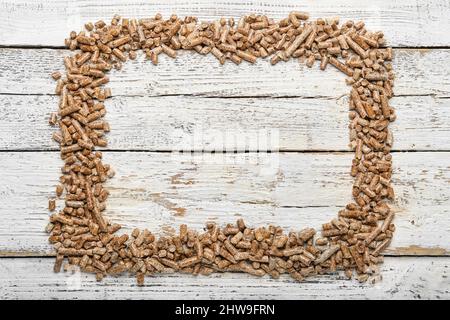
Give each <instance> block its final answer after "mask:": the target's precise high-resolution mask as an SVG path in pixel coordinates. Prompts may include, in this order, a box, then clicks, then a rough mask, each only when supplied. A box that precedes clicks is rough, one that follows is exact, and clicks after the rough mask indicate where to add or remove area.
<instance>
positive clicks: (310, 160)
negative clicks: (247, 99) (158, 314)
mask: <svg viewBox="0 0 450 320" xmlns="http://www.w3.org/2000/svg"><path fill="white" fill-rule="evenodd" d="M57 158H58V155H57V153H56V152H25V153H24V152H17V153H15V152H13V153H9V152H2V153H0V161H1V163H2V166H1V167H0V176H1V177H2V181H3V182H2V184H1V186H0V187H1V189H0V201H1V203H2V204H3V205H2V207H1V208H0V218H1V220H2V221H3V223H2V224H1V225H0V252H3V255H4V256H14V255H16V254H17V255H25V256H26V255H30V254H32V253H33V252H34V254H35V255H40V254H49V253H51V252H52V248H51V246H50V245H49V244H47V240H46V239H47V235H46V234H45V233H44V232H43V230H44V228H45V225H46V224H47V223H48V211H47V209H46V207H47V199H48V197H51V196H54V192H53V191H52V190H54V187H55V185H56V183H57V178H58V176H57V172H58V170H59V167H60V165H61V161H59V160H58V159H57ZM351 158H352V154H349V153H279V154H278V153H272V154H256V153H249V154H215V155H212V154H201V153H194V154H192V155H191V154H182V155H180V154H171V153H150V152H128V153H127V152H106V153H105V162H106V163H110V164H111V165H112V166H113V168H115V169H116V170H117V175H116V177H115V178H113V179H111V180H110V181H109V182H108V187H109V190H110V191H111V196H110V199H109V200H108V208H107V217H108V218H110V219H111V221H114V222H118V223H120V224H122V225H123V226H124V230H125V231H130V230H131V229H132V228H134V227H139V228H149V229H150V230H152V231H154V232H155V233H158V234H170V233H173V232H174V231H175V229H174V228H178V226H179V224H181V223H187V224H188V225H189V226H191V227H193V228H196V229H198V230H199V229H201V228H202V227H203V226H204V223H205V221H215V222H217V223H219V224H222V225H223V224H226V223H230V222H234V221H235V220H236V219H237V218H238V217H241V216H242V217H244V218H245V220H246V221H247V223H248V224H249V225H253V226H256V225H263V224H270V223H271V224H276V225H280V226H282V227H283V228H285V229H287V230H290V229H292V230H300V229H301V228H304V227H307V226H308V227H315V228H318V229H320V226H321V224H322V223H324V222H326V221H329V220H330V219H332V218H333V217H335V216H336V214H337V211H338V210H339V209H341V208H342V207H343V206H344V205H345V204H346V203H347V202H348V201H349V200H350V190H351V185H352V180H351V177H350V175H349V174H348V172H349V167H350V163H351ZM393 159H394V165H395V168H394V180H393V183H394V187H395V190H396V194H397V200H396V203H395V204H394V205H393V207H394V210H395V211H396V212H397V217H396V221H395V223H396V226H397V231H396V233H395V237H394V240H393V242H392V245H391V247H390V249H389V251H388V253H389V254H392V255H415V254H420V255H448V254H449V253H450V245H449V242H448V239H449V236H450V220H449V219H450V211H449V208H450V188H448V186H449V183H450V166H449V163H450V162H449V160H450V153H447V152H439V153H428V152H425V153H421V152H414V153H395V154H394V158H393ZM18 177H20V179H18ZM57 206H58V207H61V206H62V202H61V201H57Z"/></svg>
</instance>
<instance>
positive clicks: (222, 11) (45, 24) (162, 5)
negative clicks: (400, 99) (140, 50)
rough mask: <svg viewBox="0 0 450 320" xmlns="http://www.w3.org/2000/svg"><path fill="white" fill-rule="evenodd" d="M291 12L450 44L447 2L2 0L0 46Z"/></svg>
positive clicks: (399, 41)
mask: <svg viewBox="0 0 450 320" xmlns="http://www.w3.org/2000/svg"><path fill="white" fill-rule="evenodd" d="M292 10H298V11H306V12H309V13H310V16H311V18H313V19H314V18H319V17H335V16H339V17H340V18H341V20H342V21H346V20H349V19H350V20H354V21H359V20H364V22H365V23H366V25H367V27H368V29H370V30H373V31H378V30H382V31H383V32H384V33H385V35H386V38H387V39H388V41H389V42H388V43H389V45H391V46H445V45H447V46H448V45H450V41H449V37H448V33H447V30H449V29H450V20H449V19H448V13H449V11H450V4H449V2H448V1H447V0H433V1H420V0H405V1H388V0H382V1H376V2H375V1H369V0H364V1H355V0H342V1H339V2H336V1H333V0H322V1H320V2H319V1H313V0H302V1H298V0H286V1H282V2H278V1H273V0H262V1H246V2H241V1H237V2H236V1H229V0H218V1H210V0H195V1H188V2H186V1H184V0H165V1H146V2H142V1H139V0H98V1H95V2H92V1H87V0H82V1H70V0H60V1H45V0H33V1H29V0H19V1H17V0H5V1H2V2H1V5H0V21H1V29H2V30H4V31H3V32H2V33H0V45H10V46H11V45H31V46H36V45H39V46H62V45H63V40H64V38H65V37H67V35H68V34H69V32H70V31H71V30H79V29H80V28H81V27H82V26H83V24H84V23H86V22H87V21H94V22H95V21H97V20H98V19H105V20H110V19H111V17H112V16H113V15H114V14H120V15H122V16H124V17H129V18H133V17H136V18H142V17H149V16H152V15H154V14H156V13H158V12H159V13H161V14H163V15H164V16H165V17H168V16H169V15H170V14H172V13H175V14H178V15H179V16H196V17H198V18H199V19H200V20H207V21H208V20H209V21H210V20H213V19H217V18H220V17H234V18H238V17H241V16H243V15H246V14H251V13H259V14H265V15H267V16H269V17H271V18H274V19H280V18H284V17H286V16H287V14H288V13H289V12H290V11H292ZM24 17H26V22H25V21H23V19H24Z"/></svg>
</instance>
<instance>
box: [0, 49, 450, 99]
mask: <svg viewBox="0 0 450 320" xmlns="http://www.w3.org/2000/svg"><path fill="white" fill-rule="evenodd" d="M69 54H73V53H72V52H71V51H69V50H63V49H57V50H56V49H11V48H0V56H1V57H2V59H1V60H0V93H1V94H6V93H12V94H38V95H52V94H54V92H55V81H54V80H53V79H52V78H51V77H50V74H51V73H52V72H53V71H55V70H59V71H63V70H64V67H63V57H64V56H66V55H69ZM177 54H178V56H177V58H176V59H172V58H169V57H168V56H165V55H161V56H160V59H159V64H158V65H157V66H154V65H153V64H151V63H150V62H149V61H148V60H145V58H144V56H142V55H141V56H140V57H139V58H138V59H136V60H134V61H128V62H127V63H126V64H124V66H123V68H122V70H120V71H117V70H113V71H111V72H110V73H109V74H108V76H109V78H110V79H111V82H110V83H108V85H107V86H108V87H110V88H111V89H112V93H113V95H114V96H123V95H127V96H143V97H153V96H179V95H195V96H208V97H227V98H230V97H277V98H280V97H305V98H320V97H324V98H334V99H336V98H340V97H342V96H343V95H347V94H348V93H349V87H348V86H347V85H345V81H344V80H345V76H344V75H343V74H342V73H340V72H339V71H337V70H336V69H335V68H334V67H332V66H331V65H330V66H328V67H327V69H326V70H325V71H321V70H320V69H319V66H318V64H316V65H314V67H313V68H311V69H309V68H308V67H306V66H305V64H304V63H299V61H298V60H297V59H293V60H289V61H288V62H285V63H277V64H276V65H274V66H272V65H271V64H270V62H269V61H267V60H258V61H257V62H256V63H255V64H253V65H252V64H249V63H247V62H243V63H241V64H240V65H239V66H236V65H235V64H233V63H232V62H229V61H228V62H227V63H225V64H224V65H223V66H222V65H220V64H219V63H218V62H217V59H215V58H214V57H213V56H212V55H207V56H202V55H199V54H197V53H193V52H187V51H183V52H177ZM449 60H450V49H397V50H395V51H394V60H393V67H394V70H395V73H396V79H395V88H394V93H395V95H397V96H404V95H408V96H411V95H414V96H418V95H420V96H421V95H431V96H435V97H450V66H449V65H448V64H447V63H444V62H445V61H449ZM439 62H442V63H439Z"/></svg>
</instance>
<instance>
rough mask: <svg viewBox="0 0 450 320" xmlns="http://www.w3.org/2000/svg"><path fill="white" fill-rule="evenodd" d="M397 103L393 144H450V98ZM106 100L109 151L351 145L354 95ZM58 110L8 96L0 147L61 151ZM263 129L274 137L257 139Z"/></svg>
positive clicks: (46, 100)
mask: <svg viewBox="0 0 450 320" xmlns="http://www.w3.org/2000/svg"><path fill="white" fill-rule="evenodd" d="M391 105H392V106H394V107H395V109H396V113H397V120H396V121H395V122H393V123H392V124H390V129H391V130H392V131H393V134H394V147H393V150H441V151H442V150H443V151H445V150H450V139H448V137H449V134H450V99H444V98H435V97H432V96H419V97H415V96H401V97H395V98H393V99H392V100H391ZM106 106H107V109H108V113H107V116H106V119H107V120H108V121H109V123H110V125H111V129H112V131H111V132H110V133H108V134H107V139H108V141H109V144H108V146H107V149H109V150H111V149H112V150H150V151H158V150H159V151H171V150H189V151H191V150H196V151H202V150H207V151H211V150H216V151H222V150H227V151H235V150H237V151H242V150H250V151H254V150H258V149H259V150H263V151H266V150H272V151H277V150H281V151H293V150H295V151H299V150H300V151H305V150H306V151H311V150H316V151H317V150H321V151H330V150H332V151H350V149H349V147H348V143H349V132H348V125H349V119H348V99H347V97H343V98H341V99H338V100H335V99H325V98H312V99H307V98H279V99H271V98H227V99H223V98H204V97H191V96H177V97H152V98H150V97H123V96H122V97H113V98H112V99H110V100H108V101H107V103H106ZM56 108H57V97H55V96H46V95H43V96H38V95H24V96H23V95H4V96H3V97H2V102H1V103H0V113H1V114H2V117H0V150H55V149H57V148H58V145H57V143H56V142H54V141H53V140H52V139H51V135H52V133H53V132H54V131H55V130H57V129H56V128H55V127H52V126H50V125H49V124H48V121H47V120H48V117H49V115H50V113H51V112H54V111H55V110H56ZM418 124H420V125H418ZM258 135H259V136H261V137H266V136H267V137H268V138H267V141H271V143H266V144H263V143H258V139H257V137H258ZM245 141H247V142H245Z"/></svg>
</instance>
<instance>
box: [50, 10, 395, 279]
mask: <svg viewBox="0 0 450 320" xmlns="http://www.w3.org/2000/svg"><path fill="white" fill-rule="evenodd" d="M308 18H309V16H308V14H307V13H303V12H291V13H290V14H289V16H288V17H287V18H285V19H282V20H280V21H274V20H273V19H269V18H268V17H266V16H262V15H255V14H252V15H249V16H244V17H242V18H240V19H239V21H237V22H235V21H234V20H233V19H232V18H231V19H228V20H227V19H224V18H222V19H220V20H218V21H214V22H202V23H199V22H198V21H197V19H196V18H195V17H186V18H184V19H180V18H178V17H177V16H176V15H172V16H171V17H170V18H169V19H168V20H164V19H163V18H162V16H161V15H160V14H157V15H156V16H155V17H154V18H149V19H140V20H135V19H125V18H121V17H119V16H114V18H113V19H112V21H111V24H109V25H107V24H106V23H105V22H103V21H98V22H96V23H87V24H86V25H85V28H86V31H81V32H79V33H76V32H74V31H73V32H71V33H70V37H69V38H67V39H66V41H65V43H66V45H67V47H69V48H70V49H71V50H77V52H76V53H75V54H74V55H72V56H68V57H65V58H64V64H65V68H66V73H65V75H61V73H60V72H54V73H52V74H51V76H52V77H53V79H55V80H57V85H56V94H57V95H59V96H60V102H59V110H58V114H56V113H53V114H51V116H50V118H49V122H50V124H52V125H58V126H59V131H57V132H55V133H54V134H53V139H54V140H55V141H56V142H58V143H59V145H60V147H61V158H62V159H63V161H64V166H63V167H62V175H61V177H60V184H58V186H57V187H56V192H55V195H54V196H52V197H51V199H50V201H49V209H50V211H53V210H55V208H56V204H55V198H54V197H55V196H56V197H57V198H59V199H61V198H63V199H64V200H65V206H64V208H63V209H62V210H61V211H59V212H58V213H53V214H52V215H51V216H50V224H49V225H48V226H47V232H49V233H50V242H51V243H53V244H54V247H55V249H56V252H57V256H56V263H55V267H54V269H55V271H56V272H58V271H59V270H60V269H61V265H62V263H63V261H64V259H65V258H68V264H69V267H70V265H77V266H79V267H80V268H81V270H82V271H85V272H92V273H95V274H96V276H97V279H99V280H101V279H102V278H103V277H104V276H105V275H107V274H110V275H117V274H121V273H125V272H128V273H131V274H134V275H136V277H137V281H138V283H139V284H140V285H142V284H143V282H144V276H145V275H150V274H154V273H159V272H173V271H179V272H187V273H193V274H205V275H206V274H210V273H212V272H225V271H239V272H247V273H250V274H252V275H256V276H264V275H266V274H269V275H271V276H272V277H274V278H277V277H278V276H279V275H280V274H283V273H289V274H290V275H291V276H292V277H293V278H294V279H296V280H299V281H300V280H302V279H304V278H305V277H306V276H310V275H316V274H323V273H327V272H334V271H336V270H343V271H345V274H346V275H347V276H348V277H349V278H351V277H352V275H353V274H354V271H356V275H357V278H358V280H359V281H366V280H367V279H369V277H370V276H371V275H372V274H373V273H375V272H376V271H377V264H379V263H381V262H382V261H383V257H382V255H381V253H382V252H383V250H384V249H385V248H386V247H387V246H388V245H389V243H390V241H391V239H392V235H393V232H394V229H395V228H394V225H393V224H392V220H393V218H394V213H393V212H392V211H391V210H390V208H389V206H388V205H387V203H386V201H387V200H390V199H393V197H394V192H393V189H392V186H391V183H390V178H391V171H392V158H391V155H390V150H391V146H392V134H391V132H390V131H389V130H388V125H389V123H390V122H391V121H393V120H394V119H395V114H394V110H393V109H392V108H391V107H390V106H389V103H388V101H389V98H391V97H392V95H393V91H392V87H393V79H394V74H393V72H392V65H391V63H390V62H389V61H390V60H391V59H392V49H391V48H386V47H384V46H383V45H384V39H383V34H382V33H381V32H369V31H367V30H366V29H365V27H364V23H363V22H356V23H355V22H352V21H347V22H345V23H344V24H342V25H340V24H339V19H338V18H332V19H317V20H315V21H308ZM179 49H184V50H194V51H196V52H198V53H200V54H203V55H207V54H212V55H213V56H214V57H216V58H217V59H218V60H219V62H220V63H221V64H224V63H226V62H227V61H228V60H230V61H231V62H232V63H235V64H240V63H241V62H242V60H245V61H248V62H249V63H255V62H256V60H257V59H258V58H263V59H264V58H267V59H269V60H270V63H271V64H276V63H278V62H280V61H287V60H289V59H299V60H300V62H304V63H306V65H307V66H308V67H312V66H313V65H314V64H315V63H316V61H318V62H319V64H320V69H322V70H325V69H326V68H327V66H328V65H329V64H330V65H332V66H333V67H335V68H336V69H338V70H340V71H341V72H343V73H344V74H345V75H346V76H347V78H346V83H347V84H348V85H350V86H351V92H350V95H349V97H350V99H349V109H350V111H349V117H350V125H349V129H350V146H351V148H352V150H354V151H355V156H354V159H353V161H352V166H351V172H350V173H351V175H352V176H353V177H354V179H355V180H354V185H353V192H352V195H353V199H354V201H353V202H351V203H349V204H348V205H347V206H346V207H345V208H344V209H342V210H340V211H339V213H338V216H337V217H336V218H335V219H333V220H331V221H330V222H328V223H325V224H323V226H322V232H321V235H320V237H319V236H318V235H316V231H315V230H314V229H312V228H306V229H304V230H301V231H299V232H289V233H288V234H285V233H283V230H282V229H281V228H279V227H275V226H266V227H259V228H251V227H248V226H246V224H245V223H244V221H243V220H242V219H240V220H238V221H237V222H236V223H234V224H229V225H226V226H224V227H219V226H217V225H215V224H213V223H208V224H206V228H205V229H204V231H203V232H197V231H194V230H189V229H188V228H187V226H186V225H181V227H180V232H179V234H178V235H175V236H167V237H160V238H157V237H155V236H154V235H153V234H152V233H151V232H150V231H149V230H139V229H135V230H134V231H133V232H132V233H131V235H128V234H122V235H116V232H117V231H118V230H119V229H120V228H121V226H120V225H118V224H113V223H111V222H110V221H108V219H107V218H106V217H105V216H104V214H103V212H104V210H105V208H106V200H107V198H108V195H109V192H108V190H107V189H105V187H104V183H105V182H106V181H107V179H108V178H111V177H113V175H114V171H113V170H112V168H111V167H110V166H109V165H107V164H104V163H103V161H102V153H101V152H99V151H96V147H105V146H106V145H107V141H106V139H105V134H106V133H107V132H108V131H109V130H110V127H109V125H108V123H107V122H106V121H105V120H104V119H103V117H104V116H105V114H106V107H105V104H104V100H105V99H107V98H108V97H110V96H111V90H110V89H108V88H105V87H104V86H103V85H105V84H107V83H108V82H109V79H108V77H107V76H106V74H107V72H108V71H109V70H111V69H112V68H116V69H120V68H121V67H122V64H123V63H124V62H125V61H127V60H128V59H136V57H137V52H138V51H139V50H143V51H144V52H145V55H146V56H147V58H148V59H149V60H150V61H151V62H152V63H153V64H155V65H156V64H157V63H158V56H159V55H160V54H165V55H168V56H169V57H172V58H175V57H176V54H177V53H176V51H177V50H179ZM243 214H245V213H243ZM66 269H68V268H65V270H66Z"/></svg>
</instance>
